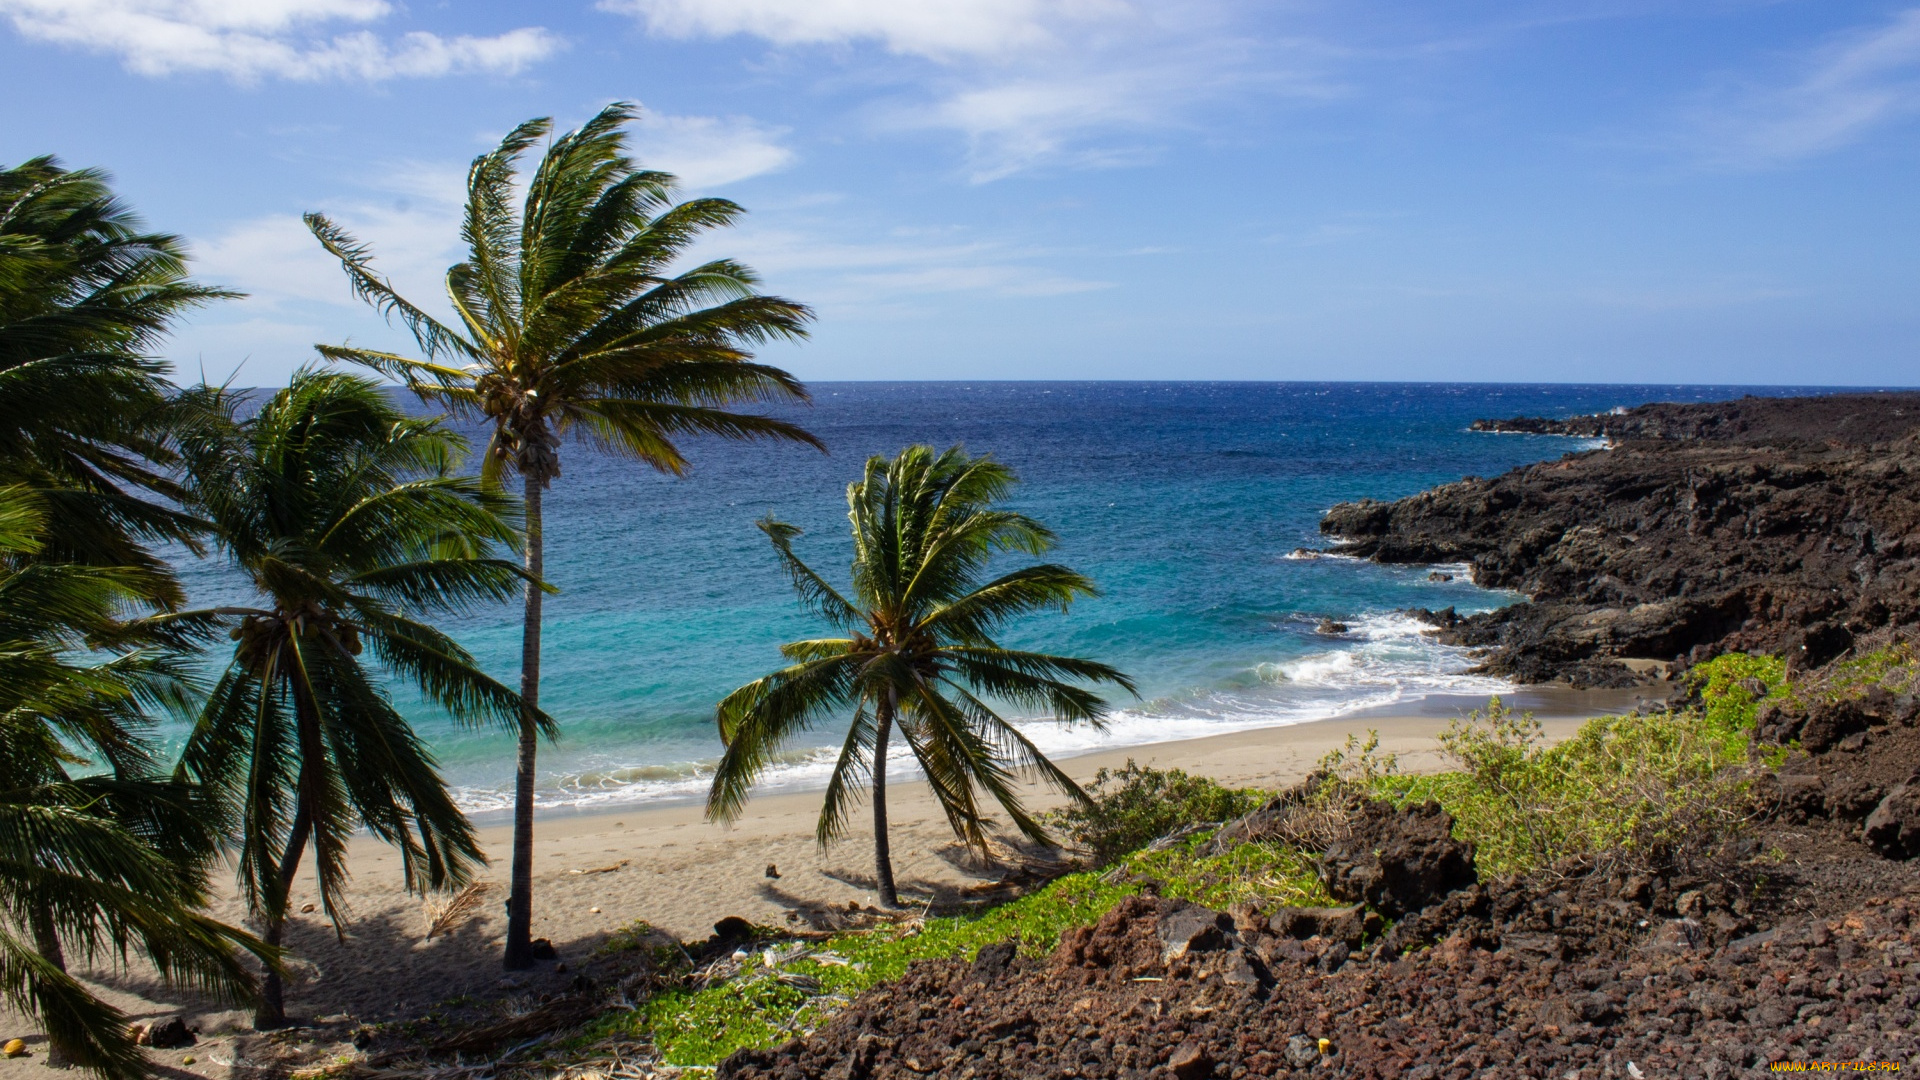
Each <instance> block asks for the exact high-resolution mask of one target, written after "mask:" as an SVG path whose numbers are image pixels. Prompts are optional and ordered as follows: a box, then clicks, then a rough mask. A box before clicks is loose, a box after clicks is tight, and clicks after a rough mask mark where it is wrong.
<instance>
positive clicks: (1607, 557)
mask: <svg viewBox="0 0 1920 1080" xmlns="http://www.w3.org/2000/svg"><path fill="white" fill-rule="evenodd" d="M1916 428H1920V395H1916V394H1851V395H1834V396H1831V397H1824V398H1788V399H1764V398H1748V399H1743V400H1740V401H1734V402H1721V403H1716V404H1710V405H1658V406H1645V407H1643V408H1642V409H1638V410H1630V411H1629V412H1627V413H1625V414H1621V415H1618V416H1613V415H1610V416H1605V417H1588V418H1580V419H1577V420H1576V421H1541V422H1539V425H1538V426H1536V427H1527V428H1523V427H1517V426H1515V422H1513V421H1505V422H1499V423H1498V424H1494V425H1490V426H1485V427H1483V430H1539V431H1549V430H1551V431H1556V432H1562V433H1570V434H1602V435H1605V436H1606V437H1608V438H1612V439H1615V440H1617V443H1616V445H1614V446H1613V447H1611V448H1609V449H1604V450H1591V451H1584V452H1580V453H1574V454H1569V455H1567V456H1565V457H1563V458H1561V459H1560V460H1558V461H1551V462H1543V463H1540V464H1537V465H1531V466H1526V467H1524V468H1520V469H1515V470H1513V471H1512V472H1509V473H1507V474H1505V475H1503V476H1499V477H1496V478H1493V479H1478V478H1469V479H1466V480H1462V481H1459V482H1457V483H1453V484H1447V485H1444V486H1442V487H1439V488H1435V489H1433V490H1431V491H1427V492H1423V493H1421V494H1419V495H1414V496H1411V497H1409V498H1406V499H1401V500H1399V501H1397V502H1392V503H1386V502H1378V501H1375V500H1370V499H1363V500H1360V501H1359V502H1353V503H1343V504H1341V505H1339V506H1336V507H1334V508H1333V509H1332V510H1331V511H1329V512H1328V514H1327V516H1326V517H1325V519H1323V520H1322V522H1321V530H1322V531H1323V532H1324V533H1326V534H1328V535H1329V536H1332V537H1334V538H1336V539H1337V540H1338V545H1337V547H1336V550H1338V551H1340V552H1341V553H1344V554H1349V555H1358V556H1364V557H1367V558H1372V559H1375V560H1378V561H1381V562H1389V563H1436V562H1467V563H1470V564H1471V566H1472V570H1473V580H1474V581H1475V582H1476V583H1477V584H1480V585H1482V586H1486V587H1490V588H1505V589H1514V590H1518V591H1520V592H1523V593H1525V594H1526V595H1527V596H1528V597H1529V598H1530V600H1529V602H1527V603H1522V604H1517V605H1513V606H1510V607H1507V608H1503V609H1500V610H1498V611H1494V612H1488V613H1485V614H1480V615H1472V616H1467V617H1464V618H1457V619H1456V620H1454V621H1453V625H1451V626H1446V627H1444V628H1443V629H1442V630H1441V632H1440V638H1441V640H1443V641H1446V642H1450V643H1453V644H1458V645H1464V646H1468V647H1471V648H1476V649H1481V650H1485V655H1484V661H1483V665H1484V668H1483V669H1484V670H1485V671H1487V672H1489V673H1491V674H1496V675H1501V676H1504V677H1508V678H1514V679H1518V680H1521V681H1527V682H1548V681H1555V680H1560V681H1566V682H1571V683H1573V684H1575V685H1588V686H1608V685H1622V686H1624V685H1631V684H1633V683H1635V682H1641V681H1645V679H1646V678H1647V677H1648V675H1647V673H1646V669H1647V668H1648V667H1649V666H1650V665H1649V664H1648V663H1642V662H1655V661H1658V662H1673V661H1676V660H1678V661H1681V662H1683V663H1695V662H1698V661H1700V660H1704V659H1707V658H1709V657H1711V656H1713V655H1717V654H1718V653H1720V652H1725V651H1730V650H1735V649H1740V650H1748V651H1760V652H1771V653H1774V654H1775V655H1785V656H1787V657H1788V659H1789V662H1790V665H1791V666H1793V667H1794V668H1796V669H1807V668H1812V667H1817V666H1818V665H1820V664H1823V663H1825V662H1827V661H1829V660H1831V659H1833V658H1834V657H1836V656H1839V655H1841V654H1842V653H1844V652H1846V651H1847V650H1848V649H1849V648H1857V647H1859V643H1860V641H1861V640H1862V638H1865V637H1872V636H1874V635H1876V634H1881V633H1884V632H1887V631H1889V630H1891V629H1893V628H1900V627H1914V626H1920V437H1916V435H1915V429H1916ZM1623 661H1635V662H1636V663H1634V664H1628V663H1624V662H1623ZM1807 719H1809V720H1812V721H1813V722H1814V724H1815V726H1816V728H1817V730H1816V731H1815V733H1814V734H1815V738H1816V739H1834V740H1837V739H1839V738H1843V737H1845V736H1846V735H1847V734H1848V733H1849V732H1848V731H1846V730H1845V728H1846V727H1847V726H1848V725H1849V724H1852V723H1855V721H1853V720H1851V719H1849V718H1846V717H1842V716H1837V715H1836V716H1829V717H1824V718H1821V717H1811V718H1807ZM1828 721H1832V723H1831V724H1828V723H1827V722H1828Z"/></svg>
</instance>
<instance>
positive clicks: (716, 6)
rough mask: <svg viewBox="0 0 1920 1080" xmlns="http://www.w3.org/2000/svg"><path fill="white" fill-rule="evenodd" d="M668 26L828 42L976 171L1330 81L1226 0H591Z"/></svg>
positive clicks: (890, 111) (1103, 162) (877, 110)
mask: <svg viewBox="0 0 1920 1080" xmlns="http://www.w3.org/2000/svg"><path fill="white" fill-rule="evenodd" d="M600 7H601V8H602V9H603V10H607V11H613V12H617V13H622V14H626V15H631V16H633V17H635V18H637V19H639V20H640V21H641V22H642V23H643V24H644V25H645V26H646V28H647V30H648V32H649V33H652V34H654V35H656V36H660V37H667V38H676V39H678V38H694V37H713V38H721V37H732V36H747V37H753V38H758V39H760V40H762V41H765V42H767V43H768V44H770V45H772V46H774V47H776V48H780V49H786V50H793V49H801V48H816V49H818V48H830V49H831V50H832V51H831V53H830V55H831V56H833V57H834V58H835V59H837V60H840V61H842V62H844V63H847V64H859V63H861V59H860V58H861V56H862V55H863V54H862V52H861V50H862V49H863V48H864V49H866V50H868V53H867V54H866V55H868V56H870V55H871V50H872V49H874V48H878V49H880V50H883V51H884V52H886V53H889V54H892V55H893V56H894V57H895V58H896V59H895V60H894V61H892V62H891V63H889V64H880V65H875V64H864V65H863V66H862V67H861V76H862V78H863V80H866V81H868V82H870V83H871V84H872V85H875V86H876V87H878V89H876V90H875V92H874V96H873V97H872V99H871V100H870V101H869V102H868V103H867V108H866V109H865V110H864V113H865V115H866V116H867V118H868V120H869V122H870V123H871V124H872V125H873V126H874V127H875V128H877V129H879V130H882V131H896V132H897V131H912V130H918V131H924V130H941V131H949V132H953V133H955V134H957V135H959V136H960V137H961V140H962V143H963V145H964V147H965V155H966V171H967V174H968V176H969V177H970V178H971V179H972V180H974V181H975V182H986V181H992V180H998V179H1001V178H1004V177H1007V176H1010V175H1013V174H1015V173H1019V172H1023V171H1027V170H1031V169H1037V168H1057V167H1067V168H1105V167H1113V166H1120V165H1130V164H1139V163H1143V162H1146V161H1151V160H1153V159H1155V158H1156V157H1157V154H1158V150H1157V146H1156V145H1155V141H1156V140H1157V139H1158V138H1159V137H1160V136H1162V135H1164V134H1165V133H1167V132H1169V131H1171V130H1174V129H1177V128H1179V127H1181V126H1183V125H1185V124H1186V123H1187V122H1188V116H1189V115H1190V113H1191V112H1192V111H1193V109H1194V107H1195V106H1196V105H1198V104H1200V103H1203V102H1206V101H1210V100H1219V99H1225V98H1228V97H1232V96H1234V95H1236V94H1239V93H1241V92H1244V91H1248V90H1253V91H1256V92H1258V91H1265V92H1280V93H1286V94H1301V93H1305V94H1311V95H1321V94H1324V93H1326V92H1328V89H1329V86H1328V84H1327V83H1326V82H1325V81H1324V80H1323V79H1321V78H1320V77H1319V75H1318V74H1317V73H1316V72H1314V71H1312V70H1310V69H1311V68H1312V65H1311V64H1310V63H1307V62H1306V61H1305V58H1304V57H1303V56H1302V55H1300V54H1298V53H1297V52H1296V51H1295V49H1294V48H1293V47H1292V46H1291V45H1290V44H1288V43H1276V42H1271V41H1265V40H1261V39H1258V38H1257V37H1256V36H1254V35H1250V34H1247V33H1243V32H1241V31H1240V30H1238V29H1236V25H1237V23H1238V22H1239V21H1241V20H1244V19H1245V18H1246V13H1245V12H1244V11H1239V10H1236V8H1235V6H1234V5H1232V4H1230V3H1226V2H1223V0H1177V2H1169V3H1156V4H1142V3H1129V2H1124V0H946V2H943V3H937V4H935V3H901V2H898V0H818V2H815V3H808V4H795V3H789V2H786V0H601V3H600Z"/></svg>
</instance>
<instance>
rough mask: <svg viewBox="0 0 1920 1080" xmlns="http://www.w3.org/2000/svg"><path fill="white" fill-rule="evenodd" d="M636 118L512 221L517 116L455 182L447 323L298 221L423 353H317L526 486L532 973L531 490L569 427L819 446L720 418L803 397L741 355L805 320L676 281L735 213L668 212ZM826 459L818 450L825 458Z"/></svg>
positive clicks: (620, 441)
mask: <svg viewBox="0 0 1920 1080" xmlns="http://www.w3.org/2000/svg"><path fill="white" fill-rule="evenodd" d="M634 116H635V110H634V108H633V107H632V106H631V105H627V104H624V103H616V104H613V105H609V106H607V107H606V108H605V109H603V110H601V111H600V113H599V114H598V115H596V116H595V117H594V118H593V119H591V120H589V121H587V123H586V124H585V125H584V126H582V127H581V128H580V129H579V130H578V131H574V132H570V133H568V134H565V135H562V136H561V137H560V138H559V139H557V140H554V141H553V142H552V143H551V145H549V146H548V148H547V150H546V153H545V154H544V156H542V158H541V160H540V164H539V167H538V168H536V169H535V170H534V173H533V176H532V178H531V179H530V180H529V181H528V184H527V192H526V199H525V202H524V204H523V206H522V207H521V208H520V209H519V210H518V212H517V213H516V210H515V207H514V205H513V185H514V180H515V176H516V172H517V167H518V164H519V161H520V158H521V155H522V154H524V153H525V152H526V151H527V149H528V148H530V147H531V146H533V145H534V144H535V143H536V142H538V141H540V140H541V139H543V138H546V137H547V135H548V134H549V133H550V132H551V131H552V128H553V124H552V121H550V120H546V119H539V120H530V121H528V122H527V123H524V124H522V125H520V126H519V127H517V128H515V129H514V130H513V131H512V133H510V134H509V135H508V136H507V137H506V138H505V139H503V140H501V142H500V145H499V147H498V148H496V149H494V150H493V151H491V152H489V153H486V154H483V155H481V156H480V157H478V158H476V159H474V162H473V167H472V168H471V169H470V170H469V171H468V173H467V206H466V218H465V223H464V225H463V227H462V229H461V239H462V240H463V241H465V243H466V244H467V248H468V255H467V258H466V260H465V261H464V262H461V263H458V264H456V265H455V266H453V267H452V268H451V269H449V270H448V271H447V285H446V287H447V300H448V302H449V304H450V305H451V306H452V308H453V310H454V312H455V313H456V314H457V315H458V326H457V327H455V326H448V325H446V324H445V323H442V322H440V321H439V320H437V319H434V318H433V317H432V316H430V315H428V314H427V313H426V312H425V311H424V310H422V309H421V308H420V307H419V306H417V305H415V304H413V303H411V302H409V301H407V300H406V299H404V298H402V297H401V296H400V295H399V293H397V292H395V291H394V289H393V286H392V285H391V284H389V283H388V282H387V281H386V280H385V279H383V278H381V277H379V276H378V275H377V274H375V273H374V272H373V269H372V265H371V264H372V258H371V254H370V252H369V251H368V249H367V248H366V246H365V245H363V244H361V243H359V242H358V241H356V240H354V239H353V238H352V237H351V236H349V235H347V234H346V233H345V232H344V231H342V230H341V229H340V228H339V227H338V226H337V225H335V224H334V223H333V222H331V221H329V220H327V219H326V218H325V217H322V216H321V215H319V214H308V215H307V219H306V220H307V225H308V227H310V228H311V229H312V230H313V234H314V235H315V236H316V237H318V238H319V240H320V242H321V244H323V245H324V246H325V247H326V249H327V250H328V251H329V252H331V253H332V254H333V255H334V256H335V257H336V258H338V259H339V260H340V263H341V265H342V266H344V267H345V268H346V271H347V277H348V279H349V280H350V281H351V283H352V286H353V291H354V293H355V294H356V295H358V296H359V297H361V298H362V299H364V300H366V301H367V302H369V303H371V304H373V305H374V306H375V307H377V308H379V309H380V310H381V311H383V312H384V313H386V314H387V315H388V316H389V317H397V318H399V319H400V321H401V322H402V323H403V324H405V325H406V327H407V328H408V329H409V330H410V331H411V332H412V334H413V337H414V340H415V341H416V342H417V343H418V345H419V346H420V349H421V351H422V352H423V353H425V358H424V359H417V360H416V359H409V358H406V357H402V356H398V355H395V354H393V353H383V352H374V351H371V350H367V349H354V348H344V347H339V348H336V347H331V346H322V347H320V352H321V354H322V355H324V356H326V357H328V358H330V359H334V360H344V361H351V362H354V363H359V364H365V365H367V366H369V367H371V368H373V369H375V370H376V371H379V372H382V373H383V374H386V375H388V376H389V377H392V378H395V379H398V380H400V381H401V382H404V383H405V384H406V385H407V386H408V387H410V388H411V389H412V390H413V391H414V392H415V393H417V394H419V395H420V396H421V397H422V398H423V399H425V400H428V401H432V402H437V403H439V404H440V405H441V406H442V407H444V408H446V409H448V410H449V411H450V412H452V413H453V414H454V415H456V416H462V417H475V418H479V419H482V420H484V421H485V423H486V424H487V425H488V427H489V428H490V430H491V438H490V441H489V442H488V445H487V451H486V458H485V461H484V463H483V465H482V473H481V475H482V476H483V477H485V478H486V479H487V480H488V481H489V482H499V481H500V480H501V479H502V478H503V477H504V476H505V475H506V474H509V473H518V474H519V476H520V478H521V481H522V483H523V485H524V490H525V505H526V521H527V544H526V571H527V581H528V584H527V587H526V610H525V626H524V633H523V637H522V641H521V650H520V697H521V700H522V701H524V702H525V703H526V709H527V712H526V719H525V720H524V721H523V722H522V723H521V725H520V731H519V739H520V742H519V753H518V761H517V765H516V769H515V774H514V805H513V872H512V883H511V884H512V893H511V898H510V900H509V902H508V909H509V913H508V919H507V944H506V952H505V956H504V961H505V964H506V967H507V968H508V969H509V970H512V969H518V968H524V967H529V966H531V965H532V963H533V956H532V952H531V942H532V927H533V791H534V776H535V774H534V766H535V754H536V752H537V751H538V749H539V743H538V740H537V738H536V733H537V727H538V725H537V724H535V723H534V722H533V717H534V716H535V715H536V710H537V708H538V705H539V700H540V612H541V599H542V596H541V590H540V589H539V588H536V587H535V585H534V582H536V581H540V580H543V579H544V577H545V569H544V558H545V545H546V533H545V522H544V520H543V518H542V511H541V496H542V494H543V493H544V492H545V491H546V489H547V487H548V486H549V485H550V484H551V483H552V482H553V479H554V478H555V477H557V476H559V475H560V443H561V440H562V439H563V438H564V437H565V436H567V435H568V434H572V435H574V436H575V437H577V438H578V439H579V440H580V441H582V442H585V443H587V444H588V445H590V446H593V447H596V448H598V449H600V450H602V451H606V452H610V453H614V454H618V455H621V456H624V457H628V458H631V459H633V460H636V461H639V462H642V463H644V464H646V465H649V466H651V467H653V468H654V469H657V470H659V471H661V472H665V473H670V474H674V475H678V474H681V473H683V472H684V471H685V470H686V467H687V461H686V458H685V457H684V456H682V454H681V452H680V449H679V448H678V447H677V446H676V445H675V444H674V439H675V438H677V437H679V436H683V435H717V436H719V437H721V438H728V439H761V438H765V439H788V440H793V441H796V442H803V443H807V444H810V445H813V446H816V447H820V443H819V442H818V441H817V440H816V439H814V438H813V436H811V435H809V434H807V433H806V432H805V431H803V430H801V429H800V428H798V427H796V426H794V425H793V424H789V423H786V422H784V421H780V420H775V419H773V418H771V417H766V416H755V415H748V414H742V413H736V412H730V411H728V410H727V408H726V406H728V405H730V404H733V403H736V402H742V401H769V400H777V399H788V400H805V399H806V391H805V390H804V389H803V388H802V387H801V385H800V384H799V382H797V381H796V380H795V379H794V378H793V377H792V376H791V375H789V374H787V373H786V372H784V371H781V370H780V369H778V368H774V367H768V366H766V365H764V364H756V363H753V362H752V353H751V352H750V351H749V347H750V346H753V345H756V344H760V343H763V342H766V341H771V340H780V339H787V340H795V339H799V338H802V337H805V336H806V323H807V321H808V320H809V319H811V318H812V315H811V313H810V312H808V310H807V309H806V308H805V307H803V306H801V305H799V304H796V303H793V302H791V301H788V300H782V299H780V298H778V297H774V296H765V295H762V294H760V293H758V292H757V291H756V289H755V286H756V285H757V282H758V279H757V278H756V277H755V275H754V273H753V272H752V271H751V270H749V269H747V268H746V267H745V266H742V265H740V264H739V263H737V262H734V261H733V260H731V259H716V260H714V261H711V262H707V263H703V264H701V265H699V266H696V267H693V268H692V269H689V270H685V271H683V272H681V273H678V274H675V273H673V268H674V266H675V264H676V263H677V262H678V261H679V259H680V258H681V256H682V255H684V254H685V252H686V251H687V249H688V247H689V246H690V245H691V244H692V243H693V242H694V241H695V240H697V239H699V238H700V236H701V235H702V234H704V233H705V232H706V231H707V230H709V229H713V228H717V227H720V226H724V225H728V224H730V223H732V222H733V220H734V219H735V218H737V217H739V216H740V214H741V213H743V211H742V210H741V208H740V207H739V206H737V205H735V204H733V203H731V202H728V201H726V200H724V199H693V200H691V201H688V202H683V203H678V204H676V203H675V202H674V201H673V200H674V196H675V191H674V184H675V181H674V178H673V177H672V176H669V175H667V174H666V173H661V172H648V171H642V170H640V169H638V168H637V167H635V165H634V163H633V162H632V161H630V160H629V159H628V158H627V157H626V156H625V150H626V135H625V132H624V130H623V128H624V126H625V125H626V123H627V122H628V121H629V120H631V119H633V117H634ZM820 448H821V449H825V448H824V447H820Z"/></svg>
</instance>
